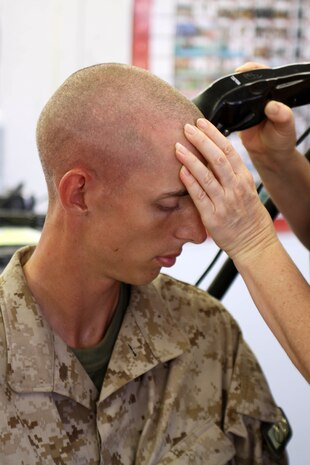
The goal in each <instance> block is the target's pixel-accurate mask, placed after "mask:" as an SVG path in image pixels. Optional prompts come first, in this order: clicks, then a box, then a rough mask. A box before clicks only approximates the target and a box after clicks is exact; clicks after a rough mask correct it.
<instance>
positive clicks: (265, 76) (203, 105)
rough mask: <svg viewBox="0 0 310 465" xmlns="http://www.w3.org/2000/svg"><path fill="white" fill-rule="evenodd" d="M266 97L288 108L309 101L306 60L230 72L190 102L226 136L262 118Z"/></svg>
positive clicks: (309, 85) (308, 66) (309, 86)
mask: <svg viewBox="0 0 310 465" xmlns="http://www.w3.org/2000/svg"><path fill="white" fill-rule="evenodd" d="M270 100H277V101H278V102H282V103H285V104H286V105H288V106H289V107H291V108H293V107H298V106H302V105H306V104H308V103H310V63H295V64H290V65H287V66H279V67H277V68H263V69H253V70H251V71H245V72H242V73H236V74H230V75H228V76H225V77H222V78H220V79H217V80H216V81H214V82H213V83H212V84H211V85H210V86H209V87H207V89H206V90H205V91H203V92H202V93H201V94H199V95H198V96H197V97H195V98H194V99H193V102H194V103H195V105H196V106H197V107H198V108H199V109H200V111H201V112H202V113H203V115H204V116H205V118H206V119H208V120H209V121H211V122H212V123H213V124H214V125H215V126H216V127H217V128H218V129H219V130H220V131H221V132H222V133H223V134H225V135H226V136H227V135H229V134H230V133H232V132H234V131H242V130H243V129H247V128H250V127H252V126H255V125H256V124H258V123H260V122H261V121H263V120H264V119H265V113H264V108H265V106H266V104H267V102H268V101H270Z"/></svg>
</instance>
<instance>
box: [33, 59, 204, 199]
mask: <svg viewBox="0 0 310 465" xmlns="http://www.w3.org/2000/svg"><path fill="white" fill-rule="evenodd" d="M199 116H201V113H200V112H199V110H198V109H197V108H196V107H195V105H194V104H193V103H191V102H190V101H189V100H188V99H187V98H185V97H184V96H183V95H182V94H181V93H179V92H178V91H177V90H175V89H173V88H172V87H171V86H170V85H169V84H167V83H166V82H165V81H163V80H161V79H160V78H158V77H156V76H154V75H153V74H151V73H149V72H147V71H145V70H143V69H141V68H137V67H133V66H129V65H124V64H116V63H107V64H100V65H95V66H90V67H88V68H84V69H82V70H79V71H77V72H76V73H74V74H72V75H71V76H70V77H69V78H68V79H67V80H66V81H65V82H64V83H63V84H62V86H60V88H59V89H58V90H57V91H56V92H55V94H54V95H53V96H52V97H51V99H50V100H49V101H48V102H47V104H46V106H45V107H44V109H43V111H42V113H41V115H40V117H39V120H38V124H37V147H38V151H39V156H40V160H41V163H42V167H43V171H44V174H45V178H46V182H47V187H48V191H49V196H50V200H51V201H53V199H54V198H55V196H56V192H57V183H58V182H59V180H60V179H61V177H62V176H63V175H64V174H65V173H66V172H67V171H68V170H70V169H72V168H74V167H77V166H80V167H84V168H86V169H88V170H91V171H92V172H93V173H96V175H97V176H100V177H101V178H102V179H103V181H104V183H105V184H106V186H108V187H109V186H110V187H113V186H115V185H118V186H121V185H123V184H124V182H125V180H126V178H128V177H129V176H130V173H131V172H132V170H136V169H137V168H139V169H140V168H142V167H143V166H146V165H148V166H149V167H151V166H152V164H153V163H155V162H156V160H154V159H153V157H152V137H155V132H156V131H155V130H156V128H158V125H160V124H162V122H163V121H166V122H167V123H168V122H169V121H170V122H171V121H174V122H175V123H177V124H178V125H180V129H181V128H182V126H183V124H184V123H185V122H187V121H188V120H192V121H193V120H195V119H196V118H198V117H199ZM156 137H157V136H156Z"/></svg>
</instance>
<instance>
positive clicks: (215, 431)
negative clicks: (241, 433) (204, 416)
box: [158, 422, 235, 465]
mask: <svg viewBox="0 0 310 465" xmlns="http://www.w3.org/2000/svg"><path fill="white" fill-rule="evenodd" d="M234 455H235V448H234V446H233V444H232V443H231V442H230V441H229V439H228V438H227V437H226V436H225V434H224V433H223V431H221V430H220V428H219V427H218V426H216V425H215V424H214V423H212V422H210V423H206V422H204V423H203V424H201V423H200V424H199V425H197V426H196V427H195V428H194V430H193V431H191V432H190V434H189V435H187V436H186V437H185V438H184V439H182V440H181V441H179V442H178V443H177V444H176V445H175V446H174V447H173V448H172V449H170V451H169V452H168V453H167V454H165V456H164V457H163V458H162V459H161V460H160V461H159V462H158V465H170V464H173V465H226V464H228V462H229V460H231V459H232V458H233V457H234Z"/></svg>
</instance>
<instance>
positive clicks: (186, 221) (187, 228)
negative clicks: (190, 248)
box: [175, 202, 207, 244]
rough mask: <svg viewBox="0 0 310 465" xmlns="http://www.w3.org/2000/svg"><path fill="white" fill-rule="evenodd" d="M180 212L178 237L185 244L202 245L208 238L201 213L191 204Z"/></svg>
mask: <svg viewBox="0 0 310 465" xmlns="http://www.w3.org/2000/svg"><path fill="white" fill-rule="evenodd" d="M182 210H183V211H182V212H181V211H180V218H179V220H180V221H179V224H178V226H177V229H176V234H175V235H176V237H177V238H178V239H181V240H182V241H184V242H193V243H194V244H201V243H202V242H204V241H205V240H206V238H207V231H206V228H205V227H204V225H203V223H202V221H201V218H200V215H199V212H198V210H197V209H196V207H195V205H194V204H193V203H192V202H191V203H190V204H189V205H187V206H186V207H184V209H182Z"/></svg>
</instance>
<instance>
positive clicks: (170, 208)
mask: <svg viewBox="0 0 310 465" xmlns="http://www.w3.org/2000/svg"><path fill="white" fill-rule="evenodd" d="M157 207H158V209H159V210H160V211H162V212H173V211H175V210H179V209H180V205H179V204H177V205H171V206H168V205H157Z"/></svg>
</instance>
